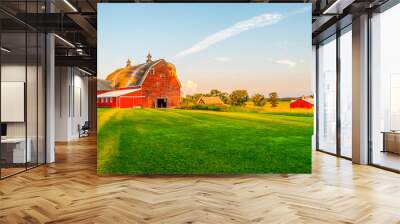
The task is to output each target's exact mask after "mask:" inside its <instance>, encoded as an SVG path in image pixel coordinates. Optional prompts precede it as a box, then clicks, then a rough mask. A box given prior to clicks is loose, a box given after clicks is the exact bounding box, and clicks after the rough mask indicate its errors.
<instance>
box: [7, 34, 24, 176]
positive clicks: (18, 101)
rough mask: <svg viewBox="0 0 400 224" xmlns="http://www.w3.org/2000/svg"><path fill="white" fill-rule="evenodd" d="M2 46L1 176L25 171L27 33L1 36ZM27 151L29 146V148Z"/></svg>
mask: <svg viewBox="0 0 400 224" xmlns="http://www.w3.org/2000/svg"><path fill="white" fill-rule="evenodd" d="M1 44H2V47H3V49H7V50H1V54H2V57H1V108H0V109H1V122H2V126H3V128H2V129H3V131H2V132H3V133H2V140H1V166H2V170H1V173H2V177H5V176H9V175H12V174H15V173H17V172H21V171H24V170H25V165H26V161H27V160H28V161H30V158H31V157H30V151H29V150H28V151H27V150H26V122H25V121H26V120H25V91H26V74H27V73H26V69H27V67H26V34H25V33H22V32H21V33H2V34H1ZM28 149H29V147H28Z"/></svg>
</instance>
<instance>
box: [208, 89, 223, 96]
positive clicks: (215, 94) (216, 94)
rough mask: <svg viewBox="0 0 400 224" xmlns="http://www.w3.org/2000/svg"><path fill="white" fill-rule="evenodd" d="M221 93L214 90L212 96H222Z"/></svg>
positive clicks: (211, 92)
mask: <svg viewBox="0 0 400 224" xmlns="http://www.w3.org/2000/svg"><path fill="white" fill-rule="evenodd" d="M221 93H222V92H221V91H219V90H218V89H212V90H211V91H210V96H221Z"/></svg>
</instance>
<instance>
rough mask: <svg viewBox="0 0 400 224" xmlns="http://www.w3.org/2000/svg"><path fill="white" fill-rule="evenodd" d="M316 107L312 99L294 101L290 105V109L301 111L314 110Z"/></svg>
mask: <svg viewBox="0 0 400 224" xmlns="http://www.w3.org/2000/svg"><path fill="white" fill-rule="evenodd" d="M313 107H314V99H313V98H312V97H302V98H300V99H297V100H293V101H292V102H291V103H290V108H292V109H294V108H301V109H312V108H313Z"/></svg>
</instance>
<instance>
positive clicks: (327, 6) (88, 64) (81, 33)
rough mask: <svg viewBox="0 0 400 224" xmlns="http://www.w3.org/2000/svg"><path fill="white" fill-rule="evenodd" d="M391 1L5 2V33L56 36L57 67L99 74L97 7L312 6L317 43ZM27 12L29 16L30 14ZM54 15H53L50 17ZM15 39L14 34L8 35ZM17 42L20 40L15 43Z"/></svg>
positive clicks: (1, 13) (0, 7)
mask: <svg viewBox="0 0 400 224" xmlns="http://www.w3.org/2000/svg"><path fill="white" fill-rule="evenodd" d="M386 1H387V0H266V1H265V0H250V1H249V0H247V1H245V0H229V1H227V0H226V1H225V0H218V1H212V0H191V1H185V0H47V1H46V0H1V2H0V22H1V28H2V31H3V32H5V33H7V32H9V33H16V32H20V31H23V30H25V28H29V30H32V31H39V32H54V33H56V34H57V35H58V36H57V37H56V38H55V39H56V42H55V43H56V65H70V66H79V67H81V68H84V69H86V70H88V71H91V72H92V73H96V64H97V62H96V58H97V50H96V49H97V44H96V39H97V35H96V34H97V12H96V5H97V3H138V2H141V3H148V2H156V3H167V2H168V3H169V2H237V3H246V2H257V3H262V2H269V3H312V6H313V7H312V8H313V17H312V18H313V19H312V23H313V25H312V27H313V28H312V32H313V42H314V43H316V42H318V41H320V40H321V39H323V38H325V37H326V36H329V35H331V33H334V32H335V29H336V27H335V26H337V24H338V23H337V22H338V21H339V20H342V21H344V22H341V25H342V26H345V25H346V21H348V22H347V23H351V17H352V16H356V15H357V14H359V13H361V12H364V11H366V10H370V9H373V8H376V7H378V6H379V5H381V4H383V3H384V2H386ZM26 12H27V13H26ZM50 12H51V13H50ZM8 35H11V34H8ZM15 40H16V41H17V40H18V38H16V39H15Z"/></svg>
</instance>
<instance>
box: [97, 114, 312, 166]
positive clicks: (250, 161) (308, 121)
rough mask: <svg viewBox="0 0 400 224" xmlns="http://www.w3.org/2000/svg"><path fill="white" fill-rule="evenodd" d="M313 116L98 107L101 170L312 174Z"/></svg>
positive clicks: (98, 143)
mask: <svg viewBox="0 0 400 224" xmlns="http://www.w3.org/2000/svg"><path fill="white" fill-rule="evenodd" d="M312 130H313V118H312V117H310V116H293V115H281V114H270V113H242V112H214V111H197V110H178V109H167V110H156V109H105V108H99V109H98V133H97V135H98V138H97V150H98V153H97V169H98V173H99V174H242V173H253V174H256V173H309V172H311V135H312Z"/></svg>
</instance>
